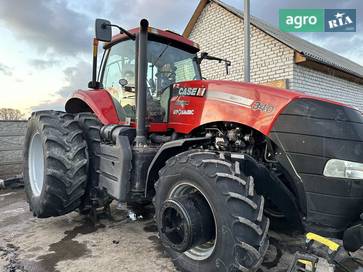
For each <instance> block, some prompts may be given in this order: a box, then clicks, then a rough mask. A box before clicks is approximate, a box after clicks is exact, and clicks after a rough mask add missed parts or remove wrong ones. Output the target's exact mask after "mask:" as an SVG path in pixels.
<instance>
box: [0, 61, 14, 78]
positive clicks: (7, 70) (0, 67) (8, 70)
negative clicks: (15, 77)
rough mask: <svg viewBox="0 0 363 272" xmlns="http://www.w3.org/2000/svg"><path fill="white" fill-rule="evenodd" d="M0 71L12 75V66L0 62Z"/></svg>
mask: <svg viewBox="0 0 363 272" xmlns="http://www.w3.org/2000/svg"><path fill="white" fill-rule="evenodd" d="M0 73H2V74H3V75H5V76H12V74H13V71H12V68H10V67H9V66H7V65H5V64H3V63H1V62H0Z"/></svg>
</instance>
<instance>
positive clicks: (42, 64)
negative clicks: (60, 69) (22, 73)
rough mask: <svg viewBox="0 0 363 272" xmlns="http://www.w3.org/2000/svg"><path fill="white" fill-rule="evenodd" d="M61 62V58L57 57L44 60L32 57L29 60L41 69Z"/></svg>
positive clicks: (32, 64)
mask: <svg viewBox="0 0 363 272" xmlns="http://www.w3.org/2000/svg"><path fill="white" fill-rule="evenodd" d="M59 63H60V61H59V60H56V59H52V58H51V59H49V60H43V59H31V60H29V64H30V65H31V66H33V67H34V68H36V69H39V70H45V69H49V68H51V67H53V66H56V65H58V64H59Z"/></svg>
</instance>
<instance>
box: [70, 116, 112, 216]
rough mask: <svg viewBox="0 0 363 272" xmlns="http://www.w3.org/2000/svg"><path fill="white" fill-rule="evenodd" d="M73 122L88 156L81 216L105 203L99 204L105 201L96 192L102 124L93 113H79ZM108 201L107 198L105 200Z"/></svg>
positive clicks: (98, 192) (97, 191)
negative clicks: (83, 141) (86, 148)
mask: <svg viewBox="0 0 363 272" xmlns="http://www.w3.org/2000/svg"><path fill="white" fill-rule="evenodd" d="M75 120H76V121H77V122H78V125H79V126H80V128H81V129H82V132H83V137H84V139H85V140H86V142H87V146H88V154H89V167H88V180H87V186H86V193H85V194H84V197H83V199H82V203H81V206H80V208H79V210H80V212H81V213H82V214H88V213H89V211H90V210H91V208H92V207H102V206H104V204H105V203H95V202H99V200H101V199H105V196H103V197H100V196H99V194H100V191H99V190H98V183H99V182H98V181H99V175H98V169H99V165H100V144H101V135H100V131H101V127H102V123H101V121H100V120H99V119H98V118H97V116H96V115H95V114H94V113H91V112H81V113H77V114H76V115H75ZM107 199H108V198H107Z"/></svg>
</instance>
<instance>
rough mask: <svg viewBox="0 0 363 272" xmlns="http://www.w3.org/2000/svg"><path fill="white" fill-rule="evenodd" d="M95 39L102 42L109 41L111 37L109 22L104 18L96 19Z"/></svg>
mask: <svg viewBox="0 0 363 272" xmlns="http://www.w3.org/2000/svg"><path fill="white" fill-rule="evenodd" d="M95 28H96V39H97V40H99V41H102V42H110V41H111V39H112V29H111V22H110V21H108V20H105V19H96V24H95Z"/></svg>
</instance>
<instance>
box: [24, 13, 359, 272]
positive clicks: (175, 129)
mask: <svg viewBox="0 0 363 272" xmlns="http://www.w3.org/2000/svg"><path fill="white" fill-rule="evenodd" d="M111 27H117V28H118V29H119V30H120V34H118V35H116V36H114V37H113V38H111ZM99 41H104V42H106V43H105V45H104V54H103V57H102V61H101V64H100V69H99V72H98V73H97V46H98V42H99ZM198 51H199V49H198V45H197V44H195V43H194V42H192V41H190V40H188V39H186V38H184V37H182V36H180V35H177V34H175V33H172V32H169V31H162V30H158V29H154V28H151V27H149V26H148V22H147V21H146V20H142V21H141V23H140V27H139V28H135V29H132V30H130V31H126V30H124V29H123V28H121V27H119V26H116V25H112V24H111V23H110V22H109V21H106V20H101V19H97V20H96V38H95V39H94V51H93V52H94V55H93V76H92V81H91V82H90V83H89V88H90V89H91V90H87V91H82V90H79V91H76V92H75V93H74V95H73V97H72V98H70V99H69V100H68V101H67V103H66V105H65V109H66V112H56V111H39V112H34V113H33V114H32V116H31V118H30V120H29V126H28V131H27V135H26V142H25V153H24V155H25V164H24V180H25V188H26V192H27V197H28V200H29V204H30V208H31V210H32V212H33V214H34V216H36V217H39V218H46V217H51V216H60V215H64V214H66V213H69V212H72V211H74V210H78V211H80V212H81V213H83V214H87V213H91V214H92V213H93V214H94V213H95V212H96V211H97V209H101V208H102V207H108V205H109V204H110V202H111V201H112V200H116V201H118V202H121V203H127V204H128V205H130V206H139V207H140V206H143V205H147V204H149V203H151V202H153V204H154V207H155V220H156V223H157V226H158V232H159V235H160V239H161V241H162V243H163V245H164V246H165V248H166V250H167V252H168V253H169V255H170V256H171V258H172V259H173V261H174V263H175V264H176V266H177V267H178V268H179V269H181V270H182V271H237V270H241V271H255V270H256V269H257V268H258V267H259V266H260V264H261V262H262V259H263V256H264V254H265V252H266V250H267V248H268V237H267V232H268V229H269V226H270V224H271V227H272V228H277V229H281V228H286V227H289V228H292V229H293V230H298V231H314V232H317V233H320V234H323V235H328V236H338V237H339V236H342V235H343V233H344V231H345V230H346V229H347V228H349V227H351V226H353V225H354V224H355V223H356V222H357V221H359V215H360V213H361V212H362V207H363V118H362V115H361V113H360V112H359V111H358V110H356V109H353V108H351V107H348V106H345V105H343V104H339V103H336V102H332V101H327V100H323V99H320V98H316V97H310V96H307V95H304V94H302V93H297V92H292V91H287V90H283V89H276V88H272V87H267V86H261V85H255V84H247V83H239V82H232V81H220V80H204V79H203V78H202V75H201V70H200V63H201V62H202V61H206V60H207V59H211V60H216V61H219V62H225V63H226V67H228V65H230V63H229V62H228V61H227V60H224V59H220V58H216V57H212V56H209V55H208V54H207V53H202V54H200V55H197V52H198ZM97 74H98V75H97Z"/></svg>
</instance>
